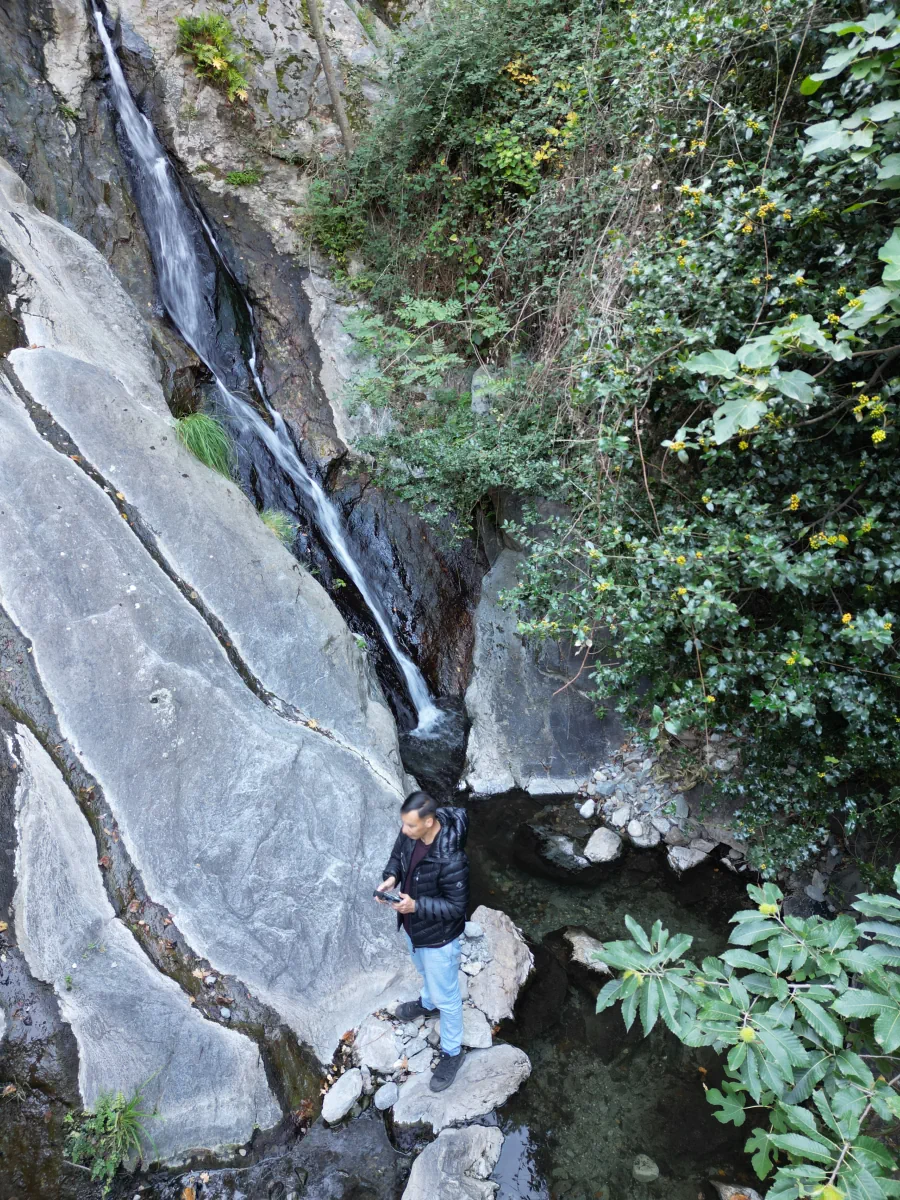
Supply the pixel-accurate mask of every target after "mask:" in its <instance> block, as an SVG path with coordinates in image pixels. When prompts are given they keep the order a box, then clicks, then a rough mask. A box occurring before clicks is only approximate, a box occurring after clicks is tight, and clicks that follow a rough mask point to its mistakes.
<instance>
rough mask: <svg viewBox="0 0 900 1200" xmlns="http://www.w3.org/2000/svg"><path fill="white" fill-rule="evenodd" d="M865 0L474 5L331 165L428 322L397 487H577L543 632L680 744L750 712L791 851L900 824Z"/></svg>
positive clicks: (374, 387)
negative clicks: (485, 371)
mask: <svg viewBox="0 0 900 1200" xmlns="http://www.w3.org/2000/svg"><path fill="white" fill-rule="evenodd" d="M866 11H868V10H865V9H864V8H863V7H861V6H857V5H854V4H833V5H831V6H830V7H829V8H827V9H826V10H823V9H822V7H821V6H819V7H818V8H816V9H815V11H813V8H812V6H811V5H810V3H808V2H807V0H800V2H798V0H771V3H767V4H766V5H765V7H764V9H763V11H762V13H761V14H760V13H759V12H757V11H755V10H753V11H751V10H750V9H748V7H747V6H746V5H744V4H742V3H739V0H714V2H711V3H709V4H705V5H703V6H698V5H695V4H688V3H684V2H682V0H643V2H642V3H640V4H636V5H635V6H634V7H632V8H631V9H626V8H625V7H624V6H622V5H618V4H607V5H602V6H601V5H581V4H570V3H568V2H567V0H512V2H510V3H501V2H500V0H487V2H486V3H481V4H479V5H477V6H476V5H471V6H466V5H462V6H454V8H453V9H452V11H450V10H448V11H447V12H445V13H443V14H441V13H439V14H438V15H437V16H436V18H435V22H434V26H433V27H430V28H428V29H427V30H423V31H422V32H421V33H417V34H414V35H412V37H411V39H410V41H409V44H408V46H407V49H406V53H405V56H404V57H403V58H402V59H401V61H400V64H399V66H398V69H397V78H396V86H397V92H398V101H397V104H396V106H395V107H394V108H393V109H392V110H391V111H390V112H389V113H388V114H387V115H386V116H385V117H384V118H383V119H382V121H381V122H380V123H379V124H378V125H377V126H376V127H375V128H374V129H373V130H372V131H371V132H370V134H369V135H368V137H367V138H366V139H364V140H363V143H362V144H361V146H360V148H359V151H358V152H357V154H356V155H354V157H353V159H352V160H351V162H350V163H349V165H347V166H346V167H340V168H336V169H335V172H334V174H333V175H332V176H331V177H330V178H329V179H328V180H327V181H326V183H325V184H323V185H322V188H323V189H325V190H326V191H327V193H328V195H330V196H331V197H332V198H333V199H334V200H335V201H336V203H337V205H338V209H339V212H340V220H339V221H337V220H335V221H333V222H332V225H331V226H330V235H331V246H330V247H329V248H330V249H332V250H334V249H335V247H337V248H338V250H339V251H340V253H342V254H344V255H346V254H347V253H349V252H350V251H351V250H353V251H356V252H359V253H362V255H363V257H364V258H365V260H366V269H365V271H364V274H363V277H362V278H363V282H364V286H365V287H366V288H367V289H368V290H369V291H370V294H371V296H372V297H373V298H374V300H375V301H376V303H378V304H379V305H380V306H381V311H382V312H384V311H385V309H386V310H387V311H388V312H393V311H396V314H397V315H396V317H395V319H394V320H393V321H391V320H390V319H389V318H388V317H387V316H381V317H379V318H376V319H375V320H376V321H380V322H381V326H380V328H379V329H376V330H375V334H374V335H373V337H372V338H371V339H370V347H371V348H372V349H373V350H374V351H375V353H376V355H378V356H379V358H380V360H381V363H382V366H381V369H380V372H378V373H376V375H375V376H374V377H373V376H370V377H368V378H367V379H366V380H364V381H363V388H364V390H365V398H367V399H369V400H371V401H373V402H381V403H385V404H388V405H390V407H391V408H392V410H393V412H394V414H395V416H396V417H397V418H398V420H397V424H396V425H395V427H394V429H393V432H391V433H390V434H389V435H387V437H385V438H384V439H382V440H381V442H380V444H377V443H372V442H370V443H369V446H368V448H369V449H370V450H372V451H373V452H374V453H375V454H376V456H377V457H378V460H379V462H381V463H382V464H384V466H383V469H382V478H383V479H384V480H385V481H387V482H389V483H390V484H392V485H393V486H395V487H397V488H399V489H400V490H401V491H402V494H403V495H404V496H405V497H406V498H407V499H409V500H411V501H412V502H413V503H414V504H418V506H419V507H420V508H421V509H422V511H423V512H424V513H425V514H426V516H427V515H432V516H435V517H440V516H442V515H443V514H445V513H447V512H448V511H455V512H456V514H457V516H458V518H459V520H460V522H461V523H462V524H463V525H465V524H466V523H467V522H468V520H469V519H470V516H471V514H472V512H473V509H474V508H475V507H476V506H477V504H478V503H479V501H480V500H482V499H484V498H485V497H491V496H494V495H497V494H498V493H502V491H504V490H506V491H513V492H518V493H520V494H527V493H529V492H530V493H532V494H535V493H537V494H539V495H543V496H545V497H547V498H549V499H551V500H554V501H558V502H563V503H564V504H565V505H566V509H565V512H566V515H565V516H560V517H558V518H557V519H555V520H552V521H542V522H540V523H539V522H537V521H536V520H534V521H531V522H530V523H527V522H526V526H525V528H523V529H521V530H518V531H517V535H518V536H519V538H520V539H521V540H522V541H524V542H525V544H526V546H527V549H528V551H529V554H528V558H527V562H526V564H525V567H524V570H523V575H522V580H521V584H520V587H519V588H518V589H517V590H516V592H515V593H514V594H513V595H511V596H510V597H508V600H509V602H510V603H511V604H515V605H517V606H519V608H520V611H521V615H522V624H521V629H522V631H523V632H524V633H526V634H528V635H529V636H532V637H546V636H563V635H566V636H574V638H575V640H576V641H577V643H578V645H579V647H580V648H581V649H582V650H583V652H584V653H585V654H586V656H587V662H588V666H589V668H590V676H591V677H592V679H593V682H594V686H595V689H596V694H597V697H598V700H599V699H604V698H607V697H611V696H615V697H617V699H618V703H619V705H620V707H621V708H622V709H623V710H624V711H625V712H626V714H627V715H628V716H629V717H630V719H631V720H632V721H633V722H634V723H635V724H641V723H642V722H648V723H649V724H650V726H651V727H652V730H653V732H654V733H655V735H656V736H658V737H660V738H662V739H664V740H665V739H668V738H675V737H677V736H678V734H679V733H681V732H684V731H686V730H692V731H695V732H698V733H699V735H700V740H701V745H703V746H705V745H706V742H707V738H708V737H709V735H710V734H711V733H712V731H713V730H714V729H717V728H718V729H726V730H728V731H730V732H732V733H736V734H738V735H739V736H740V737H741V738H742V745H743V751H742V754H743V770H742V771H739V772H735V773H734V774H733V775H732V776H729V777H728V778H727V779H726V780H725V781H724V782H720V783H719V785H718V786H719V787H720V789H721V790H723V791H725V792H730V793H732V794H733V796H734V797H736V799H737V800H738V802H739V808H740V813H739V817H738V820H739V823H740V824H741V826H742V827H743V828H744V830H745V831H746V832H747V833H748V834H750V835H751V836H752V841H753V847H754V849H753V855H754V856H755V859H756V862H757V864H758V865H759V866H760V868H761V869H763V870H764V871H765V872H766V873H769V872H772V871H774V870H776V869H778V868H779V867H782V866H786V865H797V864H798V863H800V862H802V861H803V860H804V858H806V857H807V856H808V855H809V854H810V853H811V852H812V851H813V850H814V849H815V847H816V846H817V845H818V844H819V842H820V840H821V838H822V836H823V834H824V833H825V832H827V831H828V830H829V829H835V830H837V831H843V832H845V833H850V832H851V831H852V830H853V829H854V827H855V826H856V825H857V824H858V823H859V822H860V821H861V820H866V821H869V822H870V823H872V825H873V827H874V826H878V827H879V828H880V830H881V831H885V832H889V831H890V830H891V829H892V828H893V829H895V830H896V829H897V827H898V824H900V687H898V684H900V668H898V665H897V659H896V653H895V649H894V646H895V642H894V638H895V633H896V629H897V628H900V627H898V626H897V625H896V621H897V616H898V613H900V472H898V470H897V444H898V439H897V423H896V413H897V403H896V396H897V394H898V391H900V380H898V378H897V374H898V372H897V364H898V361H900V360H898V358H897V357H896V343H897V342H898V341H900V336H898V331H900V317H898V311H900V234H898V233H893V230H894V225H895V222H896V221H897V220H898V218H900V213H898V211H897V209H898V205H897V200H896V186H895V185H896V183H897V181H898V176H897V175H895V174H894V173H893V172H894V171H895V170H897V171H898V172H900V156H898V155H896V154H892V153H890V151H891V150H892V148H893V147H894V146H895V145H896V140H897V134H898V130H900V87H898V71H897V62H896V60H897V58H898V50H897V47H896V46H895V45H894V44H893V42H894V40H895V39H896V38H898V37H900V33H898V32H897V30H896V26H897V19H896V17H895V16H894V15H893V13H892V12H891V11H890V10H888V9H886V8H884V7H883V6H882V5H873V6H871V11H870V12H869V16H868V17H866V21H867V24H866V25H858V26H856V25H853V24H850V25H846V26H840V25H836V26H833V27H826V28H822V27H821V26H820V22H821V21H822V20H823V18H824V20H828V19H829V18H834V17H839V16H844V15H846V16H849V17H855V16H858V15H860V16H864V15H865V12H866ZM823 64H824V66H823ZM806 76H811V79H812V83H809V84H806V83H805V84H804V87H803V91H802V92H801V88H800V86H799V84H800V81H802V80H804V77H806ZM820 76H821V77H822V78H820ZM816 83H818V84H819V85H820V86H819V87H818V88H815V89H813V84H816ZM811 91H813V92H814V94H810V93H811ZM804 93H805V94H804ZM569 114H571V117H570V116H569ZM551 130H556V131H557V132H556V133H552V132H550V131H551ZM551 150H552V153H550V151H551ZM526 151H527V152H526ZM324 195H325V191H321V192H320V194H319V197H318V200H317V208H316V209H315V211H314V217H313V222H314V225H315V224H316V223H317V221H318V218H317V217H316V216H315V213H320V214H324V213H325V211H326V207H327V205H326V203H325V200H324V199H323V197H324ZM411 297H412V298H414V300H412V301H411V299H410V298H411ZM401 298H403V302H402V304H401V305H400V307H399V309H398V308H397V306H398V304H399V303H400V301H401ZM426 302H427V303H428V304H431V305H432V306H433V308H432V320H431V321H430V322H427V321H426V322H425V323H424V324H422V325H420V324H418V323H412V324H411V322H410V319H409V312H410V304H411V303H417V304H419V305H420V306H421V305H422V304H423V303H426ZM451 304H456V305H457V306H458V308H457V309H452V308H450V307H448V306H449V305H451ZM486 317H487V318H489V321H490V323H489V326H486V325H485V320H486ZM370 320H371V319H370ZM370 327H371V325H370ZM409 334H412V335H413V338H414V339H415V340H414V342H413V349H412V350H411V351H410V352H408V353H407V352H406V351H403V352H402V353H401V354H400V356H399V357H398V355H397V353H396V348H397V347H398V346H401V347H402V345H403V339H404V338H405V337H407V336H408V335H409ZM434 347H439V348H440V350H441V352H442V353H445V354H449V355H453V356H454V362H455V364H456V365H455V366H454V367H453V372H451V375H450V376H448V380H449V382H450V383H452V381H453V378H454V373H455V377H456V378H459V376H460V374H461V371H460V361H462V362H465V361H469V362H473V360H476V359H480V360H482V361H484V360H486V361H487V362H489V363H491V364H494V365H497V366H500V367H502V368H504V370H505V372H506V376H505V383H504V384H503V385H502V386H501V387H499V388H497V389H496V392H495V395H494V396H493V399H492V409H491V415H490V417H488V418H484V417H477V416H476V415H475V414H474V413H472V412H471V410H470V409H469V408H468V404H467V398H466V396H465V394H463V395H462V396H460V394H459V392H460V389H459V387H458V386H457V387H456V390H455V393H454V391H453V389H452V388H451V387H449V386H448V385H447V384H445V386H444V387H441V386H440V384H439V383H437V384H435V383H434V382H433V381H432V382H427V383H426V382H424V381H423V380H422V379H421V378H415V377H407V378H404V374H403V364H404V361H405V359H407V358H409V357H413V358H414V357H416V356H424V357H425V358H428V357H429V355H431V356H432V358H433V357H434ZM398 460H402V461H404V462H405V463H406V465H407V467H408V468H409V470H408V472H407V473H404V471H403V470H402V469H400V468H398V466H397V462H398ZM601 647H603V648H605V652H604V653H602V654H601ZM588 675H589V671H588V670H587V669H586V670H585V672H584V674H583V675H582V680H584V679H585V678H586V677H588ZM648 683H649V689H648V688H647V684H648Z"/></svg>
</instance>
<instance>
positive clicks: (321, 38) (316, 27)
mask: <svg viewBox="0 0 900 1200" xmlns="http://www.w3.org/2000/svg"><path fill="white" fill-rule="evenodd" d="M306 10H307V12H308V13H309V23H310V26H311V27H312V33H313V37H314V38H315V39H316V45H317V46H318V47H319V59H320V60H321V63H322V70H323V71H324V72H325V82H326V83H327V84H328V94H329V95H330V96H331V107H332V108H333V109H334V115H335V119H336V120H337V123H338V126H339V127H340V130H341V137H342V138H343V139H344V149H345V150H346V151H347V153H348V154H352V153H353V131H352V130H351V128H350V122H349V121H348V120H347V110H346V108H344V100H343V97H342V96H341V93H340V89H339V88H338V81H337V76H336V75H335V73H334V66H333V65H332V62H331V51H330V50H329V49H328V43H327V42H326V41H325V29H324V26H323V25H322V14H321V12H320V11H319V0H306Z"/></svg>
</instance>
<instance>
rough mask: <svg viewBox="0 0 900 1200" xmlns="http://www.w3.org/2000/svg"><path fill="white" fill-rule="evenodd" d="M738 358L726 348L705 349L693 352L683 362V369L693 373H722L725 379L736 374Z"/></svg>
mask: <svg viewBox="0 0 900 1200" xmlns="http://www.w3.org/2000/svg"><path fill="white" fill-rule="evenodd" d="M738 366H739V364H738V360H737V358H736V356H735V355H734V354H731V353H729V351H728V350H707V351H706V352H705V353H703V354H693V355H691V357H690V358H689V359H688V360H687V362H686V363H685V364H684V367H685V370H687V371H692V372H693V373H694V374H695V375H722V376H724V377H725V378H726V379H734V378H735V377H736V376H737V374H738Z"/></svg>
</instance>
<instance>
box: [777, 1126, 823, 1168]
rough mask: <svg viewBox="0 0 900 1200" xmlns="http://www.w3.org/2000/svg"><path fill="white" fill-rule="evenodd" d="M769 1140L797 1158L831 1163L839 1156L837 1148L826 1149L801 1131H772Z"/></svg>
mask: <svg viewBox="0 0 900 1200" xmlns="http://www.w3.org/2000/svg"><path fill="white" fill-rule="evenodd" d="M769 1141H770V1142H771V1143H772V1145H773V1146H776V1147H777V1148H778V1149H779V1150H785V1151H786V1152H787V1153H788V1154H791V1155H793V1156H794V1157H796V1158H811V1159H812V1160H813V1162H820V1163H831V1162H832V1161H833V1160H834V1159H835V1158H836V1157H837V1151H836V1150H832V1149H826V1147H825V1146H820V1145H819V1143H818V1142H814V1141H813V1140H812V1138H808V1137H804V1136H803V1134H801V1133H770V1134H769Z"/></svg>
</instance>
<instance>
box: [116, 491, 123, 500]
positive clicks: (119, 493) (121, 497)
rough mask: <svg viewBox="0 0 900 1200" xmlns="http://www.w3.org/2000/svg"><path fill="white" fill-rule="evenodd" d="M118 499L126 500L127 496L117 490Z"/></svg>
mask: <svg viewBox="0 0 900 1200" xmlns="http://www.w3.org/2000/svg"><path fill="white" fill-rule="evenodd" d="M116 499H117V500H124V499H125V496H124V494H123V493H122V492H116Z"/></svg>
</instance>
